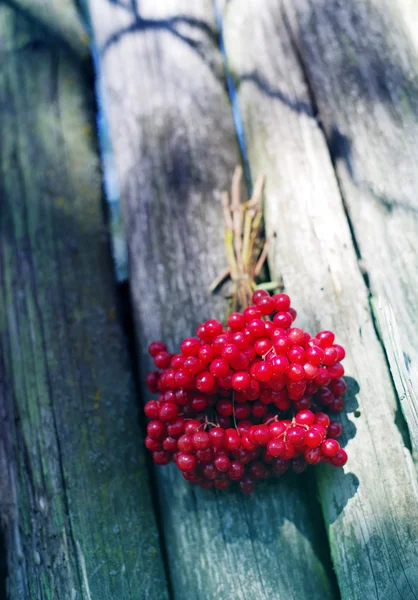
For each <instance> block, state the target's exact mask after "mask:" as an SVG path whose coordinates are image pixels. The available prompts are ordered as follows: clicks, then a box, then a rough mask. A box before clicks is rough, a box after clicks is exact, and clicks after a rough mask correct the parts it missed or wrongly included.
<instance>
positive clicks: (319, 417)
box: [315, 412, 330, 429]
mask: <svg viewBox="0 0 418 600" xmlns="http://www.w3.org/2000/svg"><path fill="white" fill-rule="evenodd" d="M329 424H330V419H329V416H328V415H326V414H325V413H323V412H317V413H315V425H321V426H322V427H323V428H324V429H327V428H328V426H329Z"/></svg>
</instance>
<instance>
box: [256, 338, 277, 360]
mask: <svg viewBox="0 0 418 600" xmlns="http://www.w3.org/2000/svg"><path fill="white" fill-rule="evenodd" d="M272 346H273V344H272V342H271V340H269V339H268V338H259V339H258V340H257V341H256V342H255V343H254V350H255V351H256V353H257V354H258V355H259V356H264V355H265V354H267V352H268V351H269V350H270V349H271V348H272Z"/></svg>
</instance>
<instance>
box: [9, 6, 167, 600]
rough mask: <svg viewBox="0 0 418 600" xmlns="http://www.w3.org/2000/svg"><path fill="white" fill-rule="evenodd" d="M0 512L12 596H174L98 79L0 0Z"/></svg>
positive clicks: (64, 599)
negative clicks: (141, 402) (124, 305)
mask: <svg viewBox="0 0 418 600" xmlns="http://www.w3.org/2000/svg"><path fill="white" fill-rule="evenodd" d="M0 31H1V39H2V48H1V52H0V64H1V68H0V107H1V115H2V143H1V146H0V186H1V209H0V210H1V214H0V227H1V231H0V280H1V285H0V293H1V300H0V357H1V368H0V373H1V381H0V411H1V418H2V422H3V423H5V426H4V427H3V428H2V431H1V436H0V513H1V524H2V529H3V532H4V535H5V542H6V549H7V567H8V597H9V598H13V599H17V598H22V599H23V598H36V599H39V600H41V599H42V600H43V599H54V600H55V599H57V600H58V599H60V600H69V599H79V598H81V599H84V600H90V599H92V598H100V599H103V600H110V599H114V600H120V599H121V598H123V599H125V598H127V599H128V598H129V599H133V598H135V599H137V598H153V597H154V598H156V597H158V598H167V588H166V582H165V574H164V569H163V564H162V559H161V553H160V548H159V539H158V533H157V528H156V523H155V517H154V514H153V508H152V504H151V498H150V488H149V483H148V476H147V467H146V464H145V457H144V451H143V447H142V446H143V443H142V436H141V430H140V428H139V426H138V424H137V420H138V411H137V406H136V395H135V390H134V385H133V377H132V374H131V372H130V360H129V356H128V353H127V346H126V340H125V339H124V336H123V334H122V331H121V327H120V324H119V323H118V319H117V312H116V297H115V293H114V283H113V279H112V266H111V260H110V255H109V248H108V237H107V231H106V228H105V226H104V222H103V215H102V206H101V195H100V189H101V186H100V174H99V164H98V158H97V150H96V146H95V140H94V135H93V126H92V124H93V123H94V113H93V111H92V105H91V100H92V98H91V92H90V90H89V86H88V82H86V80H85V74H84V72H83V70H81V69H80V65H79V63H78V62H77V61H75V60H74V58H73V57H70V56H69V55H67V54H66V52H64V51H62V50H59V49H57V47H56V46H55V45H52V46H51V45H49V40H48V39H46V38H45V37H44V32H41V31H38V30H37V28H36V27H34V25H33V23H32V22H29V21H26V20H25V19H24V18H23V17H21V16H19V15H18V14H17V13H15V12H14V11H13V10H12V9H9V8H6V7H5V6H4V5H3V6H2V7H1V8H0Z"/></svg>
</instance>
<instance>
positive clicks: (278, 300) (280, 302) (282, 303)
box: [271, 294, 290, 312]
mask: <svg viewBox="0 0 418 600" xmlns="http://www.w3.org/2000/svg"><path fill="white" fill-rule="evenodd" d="M271 299H272V300H273V302H274V306H275V308H276V310H278V311H281V312H286V311H287V310H289V308H290V298H289V296H288V295H287V294H274V296H272V297H271Z"/></svg>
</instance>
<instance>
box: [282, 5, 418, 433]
mask: <svg viewBox="0 0 418 600" xmlns="http://www.w3.org/2000/svg"><path fill="white" fill-rule="evenodd" d="M402 5H404V6H403V10H400V8H402ZM407 5H408V3H407V2H401V3H400V4H399V3H398V2H390V1H389V2H388V1H383V2H380V1H379V2H376V1H372V2H365V1H363V0H356V1H355V2H350V3H347V4H344V3H342V2H338V1H334V0H333V1H332V2H326V3H325V2H323V1H322V0H321V1H320V2H317V3H315V5H313V4H312V3H310V2H305V1H304V0H301V1H299V0H298V1H297V2H294V3H290V2H288V3H287V4H286V6H287V7H288V14H289V19H290V23H291V27H292V31H293V36H294V38H295V43H296V44H297V45H298V48H299V51H300V53H301V58H302V61H303V62H304V64H305V68H306V72H307V74H308V77H309V81H310V85H311V89H312V93H313V94H314V96H315V99H316V102H317V104H318V108H319V113H320V116H321V119H322V122H323V126H324V129H325V132H326V135H327V138H328V144H329V147H330V151H331V154H332V158H333V160H334V162H335V165H336V172H337V177H338V181H339V185H340V188H341V193H342V196H343V198H344V202H345V205H346V209H347V211H348V215H349V218H350V220H351V226H352V229H353V232H354V236H355V239H356V242H357V244H358V249H359V253H360V255H361V258H362V262H363V268H364V270H365V272H366V277H367V281H368V284H369V286H370V290H371V294H372V295H373V296H376V297H379V299H380V301H381V302H382V303H383V304H384V305H387V304H390V305H391V306H392V307H393V310H394V316H395V318H396V322H397V327H398V329H399V341H400V346H401V348H402V351H403V352H404V354H405V360H406V362H407V363H408V364H409V365H411V366H413V367H414V368H415V369H418V336H417V335H416V334H415V330H416V324H417V314H418V255H417V247H418V246H417V240H418V200H417V193H416V191H417V188H418V166H417V164H418V121H417V114H418V53H417V47H416V45H415V46H414V44H413V43H412V42H411V40H413V39H415V41H416V39H417V35H418V34H417V33H415V36H413V35H411V33H412V29H411V30H409V28H407V27H406V26H405V20H406V19H407V20H409V22H410V23H412V18H413V17H412V13H410V12H409V11H408V10H407ZM409 15H410V16H409ZM370 23H372V24H373V26H372V27H370ZM407 402H408V399H405V402H404V403H403V404H406V403H407ZM417 412H418V406H409V407H407V409H406V411H405V413H404V414H405V417H406V419H407V421H408V425H409V427H410V430H411V432H415V435H416V431H417V421H416V418H415V416H416V414H417ZM411 418H412V419H413V420H412V421H411V420H410V419H411Z"/></svg>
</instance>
